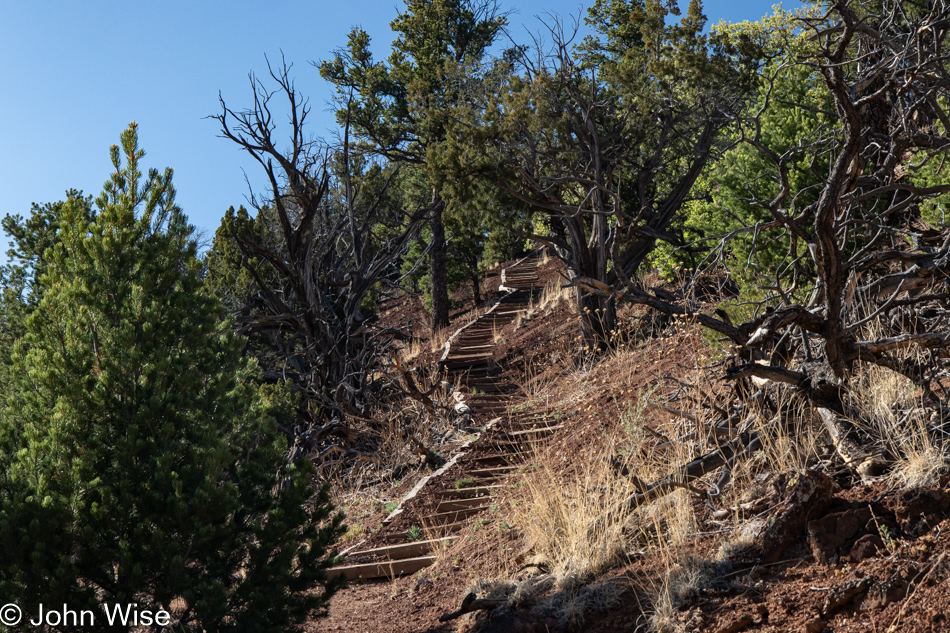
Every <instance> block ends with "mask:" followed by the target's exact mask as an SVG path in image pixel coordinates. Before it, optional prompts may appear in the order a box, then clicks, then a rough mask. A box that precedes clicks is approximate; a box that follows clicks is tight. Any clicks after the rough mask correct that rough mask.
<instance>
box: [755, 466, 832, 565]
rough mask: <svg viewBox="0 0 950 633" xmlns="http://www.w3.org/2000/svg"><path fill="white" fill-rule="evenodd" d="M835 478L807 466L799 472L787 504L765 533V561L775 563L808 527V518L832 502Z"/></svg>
mask: <svg viewBox="0 0 950 633" xmlns="http://www.w3.org/2000/svg"><path fill="white" fill-rule="evenodd" d="M833 489H834V482H833V481H832V480H831V478H829V477H828V476H827V475H825V474H824V473H822V472H820V471H817V470H808V471H805V472H804V473H802V474H801V475H799V477H798V481H797V482H796V483H795V484H794V486H793V487H792V491H791V494H790V495H789V497H788V500H787V501H786V504H785V508H784V509H782V510H781V511H780V512H779V513H778V515H776V517H775V521H774V522H773V523H772V525H771V527H769V528H768V530H766V532H765V534H764V535H763V536H762V544H761V548H762V562H763V563H766V564H768V563H775V562H778V561H779V560H780V559H781V558H782V554H783V553H784V552H785V550H787V549H788V548H789V547H791V546H792V545H794V544H795V541H797V540H798V538H799V537H800V536H801V534H802V532H804V531H805V525H806V524H807V523H808V520H809V518H813V517H818V516H821V515H822V513H824V511H825V509H826V508H827V507H828V504H830V503H831V497H832V494H833Z"/></svg>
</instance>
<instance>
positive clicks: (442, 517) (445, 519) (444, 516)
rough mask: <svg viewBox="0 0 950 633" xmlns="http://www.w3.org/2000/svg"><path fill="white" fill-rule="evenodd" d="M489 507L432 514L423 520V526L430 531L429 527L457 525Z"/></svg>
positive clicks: (483, 506) (483, 499)
mask: <svg viewBox="0 0 950 633" xmlns="http://www.w3.org/2000/svg"><path fill="white" fill-rule="evenodd" d="M485 499H487V497H483V498H482V501H485ZM487 509H488V506H487V505H479V506H475V507H470V508H463V509H460V510H449V511H447V512H437V513H435V514H430V515H428V516H427V517H425V518H423V519H422V521H421V522H422V524H423V525H424V526H426V528H427V529H428V528H429V526H432V527H436V526H439V525H445V524H446V523H456V522H458V521H461V520H462V519H464V518H466V517H469V516H471V515H473V514H478V513H479V512H482V511H483V510H487Z"/></svg>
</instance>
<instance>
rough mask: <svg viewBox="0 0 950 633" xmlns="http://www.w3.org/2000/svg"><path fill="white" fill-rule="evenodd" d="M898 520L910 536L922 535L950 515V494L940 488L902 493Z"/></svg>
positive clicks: (902, 528)
mask: <svg viewBox="0 0 950 633" xmlns="http://www.w3.org/2000/svg"><path fill="white" fill-rule="evenodd" d="M895 514H896V515H897V522H898V524H899V525H900V528H901V531H902V532H903V533H904V534H906V535H908V536H914V537H916V536H921V535H923V534H925V533H927V532H929V531H930V530H931V529H932V528H933V526H935V525H937V524H938V523H940V521H941V520H943V519H945V518H947V516H950V494H948V493H947V492H945V491H943V490H940V489H939V488H917V489H914V490H907V491H905V492H903V493H901V495H900V497H898V500H897V509H896V510H895Z"/></svg>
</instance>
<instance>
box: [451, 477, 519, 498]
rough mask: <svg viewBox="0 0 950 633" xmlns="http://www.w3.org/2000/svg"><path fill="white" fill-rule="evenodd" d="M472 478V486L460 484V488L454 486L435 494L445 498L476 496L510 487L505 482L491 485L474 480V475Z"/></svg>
mask: <svg viewBox="0 0 950 633" xmlns="http://www.w3.org/2000/svg"><path fill="white" fill-rule="evenodd" d="M466 475H468V473H466ZM463 479H464V478H463ZM471 479H472V480H473V483H472V485H470V486H459V487H458V488H454V489H450V490H443V491H442V492H438V493H435V494H437V495H439V496H441V497H444V498H449V497H458V498H463V497H465V496H467V495H476V496H478V495H490V494H491V493H493V492H495V491H497V490H501V489H502V488H507V487H508V486H506V485H505V484H489V485H486V484H483V483H478V482H475V481H474V479H475V478H474V477H472V478H471Z"/></svg>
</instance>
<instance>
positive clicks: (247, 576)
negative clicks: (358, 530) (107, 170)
mask: <svg viewBox="0 0 950 633" xmlns="http://www.w3.org/2000/svg"><path fill="white" fill-rule="evenodd" d="M121 142H122V151H123V153H124V155H125V160H126V162H125V165H124V166H123V165H122V161H121V159H120V149H119V147H118V146H113V147H112V163H113V165H114V166H115V172H114V173H113V175H112V177H111V178H110V179H109V181H107V182H106V185H105V188H104V191H103V193H102V195H101V196H100V197H99V198H98V199H97V200H96V207H97V209H96V214H95V217H94V218H93V219H91V220H90V219H89V216H88V214H85V215H84V213H83V209H82V207H81V205H79V204H78V203H77V202H76V201H75V199H70V200H67V201H66V202H65V203H64V204H63V206H62V208H61V209H60V214H61V217H60V218H59V225H60V231H59V234H58V236H57V238H58V239H57V240H56V243H55V246H54V248H53V249H52V250H51V251H49V252H50V253H51V259H50V261H49V262H48V268H47V271H46V273H45V275H44V276H43V277H42V278H41V279H40V283H41V284H42V285H43V289H44V291H43V293H42V299H41V300H40V302H39V306H38V308H37V309H36V310H34V311H33V313H32V314H31V315H30V317H29V318H28V319H27V326H26V334H25V335H24V337H23V338H22V339H21V341H20V342H19V343H18V345H17V348H16V350H15V351H14V354H13V360H12V367H13V371H11V378H10V385H9V388H8V393H6V394H5V399H6V406H5V408H4V410H3V418H2V421H0V547H2V549H3V551H4V553H5V555H4V558H3V562H2V563H0V595H3V596H4V598H5V599H6V600H9V601H11V602H17V603H18V604H19V605H20V606H21V607H22V608H23V609H24V612H25V613H36V611H35V608H36V607H37V606H38V604H39V603H44V604H47V605H49V604H64V603H65V604H67V605H69V607H70V608H72V609H77V610H78V609H83V608H86V609H92V610H94V611H96V612H97V617H96V622H97V624H99V623H104V622H106V619H105V615H104V613H103V612H102V605H103V604H113V605H114V604H126V603H137V604H138V605H139V606H140V608H151V609H158V608H162V609H165V610H168V611H170V612H172V614H173V620H174V623H175V625H176V630H206V631H255V632H260V631H275V632H276V631H286V630H294V627H295V626H296V625H297V624H299V623H300V622H301V621H302V620H303V619H304V618H307V617H314V616H319V615H320V614H321V613H322V612H324V610H325V607H326V604H327V600H328V599H329V597H330V596H331V595H332V594H333V592H334V591H335V590H336V589H337V588H338V586H339V584H340V583H339V582H338V581H336V580H334V581H327V580H326V578H327V573H326V570H327V568H328V567H329V566H330V565H331V564H332V563H333V561H334V556H333V555H332V554H330V555H328V554H327V551H328V549H329V548H330V547H331V546H332V543H333V542H334V540H335V539H336V538H337V537H338V536H339V535H340V533H341V530H342V529H343V527H342V525H341V522H342V516H341V515H339V514H337V515H335V516H332V517H331V513H332V505H331V504H330V501H329V497H328V492H327V490H326V488H324V489H323V490H321V491H320V493H319V494H318V495H316V497H315V498H313V499H311V497H314V495H313V489H312V488H311V479H312V476H311V470H310V468H309V463H307V462H306V460H303V461H301V462H300V463H297V464H292V465H287V464H285V462H284V459H283V450H282V449H283V446H282V442H281V439H280V436H279V435H278V433H277V432H276V421H277V417H278V416H280V415H282V414H283V413H282V412H283V411H285V408H284V407H282V404H281V403H284V402H286V401H287V399H288V398H287V394H286V392H283V391H281V390H279V389H275V388H264V387H260V386H257V385H255V384H254V382H253V381H252V380H251V378H252V376H253V366H252V365H250V364H248V363H247V362H245V361H243V360H242V358H241V348H242V341H241V340H240V339H239V338H238V337H237V336H236V335H234V334H233V328H232V327H231V324H230V323H228V322H221V320H220V318H219V315H220V314H221V313H222V309H221V306H220V303H219V302H218V300H217V299H216V298H215V297H213V293H210V292H203V291H202V280H201V274H200V273H201V265H200V262H199V260H198V258H197V257H196V245H195V241H194V239H193V237H192V233H193V228H192V227H191V226H189V225H188V223H187V220H186V218H185V216H184V214H183V213H182V211H181V210H180V209H179V208H178V207H177V206H176V205H175V202H174V188H173V187H172V183H171V175H172V174H171V170H170V169H169V170H166V171H165V172H164V174H159V173H158V172H157V171H156V170H151V171H150V173H149V174H148V177H147V178H145V179H144V181H143V178H142V174H141V173H140V172H139V160H140V159H141V157H142V156H143V155H144V152H143V151H142V150H140V149H139V148H138V140H137V131H136V126H135V124H134V123H133V124H132V125H131V126H130V127H129V128H128V129H127V130H126V131H125V132H124V133H123V134H122V137H121ZM316 583H321V584H323V585H324V590H323V591H322V592H314V591H312V589H313V587H314V585H315V584H316ZM173 602H174V605H173ZM97 628H98V627H97ZM127 628H128V627H119V628H117V629H116V630H126V629H127Z"/></svg>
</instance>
